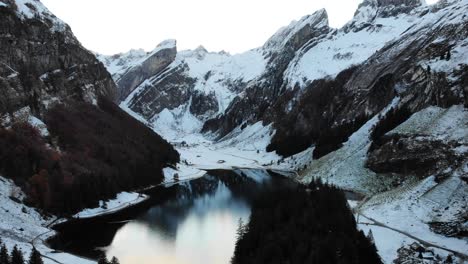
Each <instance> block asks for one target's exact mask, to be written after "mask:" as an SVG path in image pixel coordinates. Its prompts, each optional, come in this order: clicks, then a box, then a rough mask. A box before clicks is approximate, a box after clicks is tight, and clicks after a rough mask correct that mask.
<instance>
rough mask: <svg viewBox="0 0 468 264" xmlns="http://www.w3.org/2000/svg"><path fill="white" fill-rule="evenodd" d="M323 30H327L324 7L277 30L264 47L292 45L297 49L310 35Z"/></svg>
mask: <svg viewBox="0 0 468 264" xmlns="http://www.w3.org/2000/svg"><path fill="white" fill-rule="evenodd" d="M324 30H325V31H328V30H329V23H328V14H327V11H326V10H325V9H320V10H317V11H315V12H314V13H313V14H311V15H307V16H304V17H302V18H301V19H300V20H299V21H293V22H291V23H290V24H289V25H288V26H286V27H283V28H281V29H280V30H278V31H277V32H276V33H275V34H274V35H273V36H272V37H271V38H270V39H268V40H267V42H266V43H265V45H264V47H265V48H267V49H271V50H274V49H280V48H283V47H285V46H288V45H292V48H293V49H294V50H297V49H298V48H300V47H301V46H302V45H304V43H305V42H306V41H307V40H309V39H310V37H311V36H313V35H315V34H321V33H322V31H324Z"/></svg>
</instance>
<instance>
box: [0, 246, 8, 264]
mask: <svg viewBox="0 0 468 264" xmlns="http://www.w3.org/2000/svg"><path fill="white" fill-rule="evenodd" d="M0 264H10V256H9V255H8V250H7V248H6V246H5V244H1V249H0Z"/></svg>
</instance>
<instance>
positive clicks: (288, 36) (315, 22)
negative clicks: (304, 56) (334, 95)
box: [203, 10, 332, 137]
mask: <svg viewBox="0 0 468 264" xmlns="http://www.w3.org/2000/svg"><path fill="white" fill-rule="evenodd" d="M331 31H332V29H331V28H330V27H329V26H328V15H327V12H326V11H325V10H319V11H317V12H315V13H314V14H312V15H310V16H306V17H303V18H302V19H301V20H300V21H298V22H296V23H293V24H291V25H290V26H289V27H286V28H285V29H283V30H280V31H279V32H278V33H276V34H275V35H274V36H273V37H271V38H270V39H269V40H268V41H267V42H266V43H265V45H264V47H263V49H264V54H265V55H266V57H267V58H268V60H269V61H268V67H267V69H266V70H265V72H264V73H263V74H262V75H261V76H260V77H259V78H258V79H257V80H256V81H255V82H252V83H249V85H248V86H247V87H246V89H245V91H244V94H243V95H242V97H237V98H236V99H235V100H234V101H233V102H232V103H231V105H230V106H229V108H228V109H227V111H226V113H225V114H224V115H223V116H220V117H217V118H216V119H212V120H209V121H207V122H206V123H205V126H204V128H203V130H204V131H217V132H218V133H219V135H220V137H222V136H224V135H226V134H228V133H229V132H230V131H231V130H232V129H234V128H235V127H237V126H239V125H241V124H242V123H244V122H248V123H252V122H255V121H258V120H260V119H261V118H262V117H264V116H265V115H268V114H269V113H267V112H266V110H267V109H268V108H269V107H270V106H271V105H272V102H276V101H278V100H285V98H289V99H291V97H288V96H284V97H282V96H283V95H282V93H283V92H284V87H283V82H284V78H283V76H284V72H285V70H286V68H287V67H288V65H289V64H290V63H291V60H292V59H293V58H294V56H295V54H296V52H297V51H298V50H299V49H300V48H302V47H303V46H305V45H307V44H309V45H310V42H312V43H313V42H314V40H315V39H320V38H323V37H325V36H327V34H328V33H330V32H331ZM311 46H313V45H311Z"/></svg>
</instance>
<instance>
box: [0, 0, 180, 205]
mask: <svg viewBox="0 0 468 264" xmlns="http://www.w3.org/2000/svg"><path fill="white" fill-rule="evenodd" d="M0 46H1V47H2V49H0V93H1V96H0V142H1V144H2V148H1V151H0V173H1V174H2V175H3V176H5V177H9V178H11V179H14V181H15V183H16V184H18V185H20V186H21V187H22V188H23V190H24V191H25V193H26V194H27V195H28V202H29V204H31V205H34V206H36V207H40V208H42V209H45V210H47V211H49V212H53V213H57V214H66V213H72V212H76V211H78V210H80V209H83V208H84V207H89V206H93V205H95V204H97V203H98V201H99V200H100V199H106V198H111V197H113V196H115V195H116V193H118V192H121V191H124V190H130V189H134V188H139V187H145V186H147V185H150V184H157V183H160V182H161V181H162V179H163V178H164V177H163V168H165V167H167V166H169V165H171V164H175V163H176V162H177V161H178V160H179V154H178V153H177V152H176V151H175V150H174V149H173V148H172V146H171V145H170V144H168V143H167V142H166V141H165V140H164V139H162V138H161V137H160V136H159V135H157V134H156V133H154V132H153V131H152V130H150V129H148V128H147V127H146V126H144V125H142V124H141V123H140V122H138V121H137V120H135V119H133V118H132V117H131V116H129V115H128V114H127V113H125V112H124V111H123V110H122V109H120V108H119V107H118V106H117V105H115V104H114V103H113V102H115V101H116V100H117V99H118V97H117V96H118V90H117V87H116V85H115V83H114V81H113V79H112V78H111V75H110V74H109V73H108V72H107V70H106V68H105V67H104V65H103V64H102V63H101V62H100V61H99V60H97V58H96V57H95V55H94V54H93V53H91V52H90V51H88V50H87V49H85V48H84V47H83V46H82V45H81V44H80V43H79V41H78V40H77V39H76V38H75V36H74V35H73V33H72V31H71V29H70V28H69V26H68V25H66V24H65V23H64V22H62V21H61V20H59V19H58V18H57V17H55V16H54V15H53V14H52V13H50V12H49V11H48V10H47V8H46V7H44V5H43V4H42V3H41V2H40V1H38V0H2V1H0ZM158 58H160V57H158ZM163 66H164V65H163ZM163 66H161V67H163ZM137 68H138V67H137ZM150 68H151V69H150V70H149V71H150V72H149V73H147V74H150V73H154V72H155V71H157V65H153V66H152V67H150ZM134 71H139V68H138V69H135V70H134ZM130 72H132V71H130ZM145 72H146V71H139V73H145ZM124 81H125V82H127V83H132V82H137V81H138V80H132V79H131V76H130V77H129V79H126V80H124ZM34 127H35V128H38V129H39V131H36V130H35V129H34ZM121 128H125V129H121ZM138 142H140V143H138ZM116 153H119V155H115V154H116ZM135 153H138V154H135ZM111 156H112V157H111ZM145 159H149V160H145ZM124 161H125V162H124ZM126 162H127V163H126ZM129 164H131V165H129ZM148 164H150V165H148ZM119 165H122V166H124V167H120V168H118V169H114V168H117V167H118V166H119ZM135 175H139V176H138V177H135ZM144 175H146V176H144ZM93 185H94V186H95V187H98V186H100V187H98V188H99V189H100V190H99V191H96V189H94V190H92V189H93V188H94V187H93V188H90V186H93ZM85 186H88V187H85ZM77 194H80V195H77Z"/></svg>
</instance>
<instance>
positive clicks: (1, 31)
mask: <svg viewBox="0 0 468 264" xmlns="http://www.w3.org/2000/svg"><path fill="white" fill-rule="evenodd" d="M7 3H8V5H7V6H2V7H0V46H1V47H2V49H1V50H0V76H1V77H0V93H1V98H0V113H6V112H14V111H16V110H17V109H19V108H22V107H25V106H29V107H30V108H31V110H32V111H33V113H35V114H38V115H40V114H41V113H42V112H43V110H44V109H46V108H47V107H48V106H49V105H50V104H53V103H54V102H65V101H66V100H69V99H75V100H79V101H86V102H90V103H93V102H96V100H97V98H98V97H99V96H104V97H107V98H109V99H111V100H114V99H115V96H116V87H115V84H114V82H113V80H112V78H111V76H110V74H109V73H108V72H107V70H106V68H105V67H104V66H103V65H102V64H101V63H100V62H99V61H98V60H97V59H96V58H95V56H94V55H93V54H92V53H90V52H89V51H88V50H86V49H85V48H83V47H82V46H81V44H80V43H79V42H78V40H76V38H75V37H74V36H73V34H72V32H71V30H70V28H69V27H68V26H67V25H66V24H64V23H63V22H61V21H59V22H58V21H57V19H56V18H55V17H54V16H53V15H52V14H44V12H43V13H42V14H39V13H36V15H35V16H33V17H31V18H30V17H27V16H26V15H23V14H22V13H20V11H19V9H18V7H17V6H16V4H15V2H14V1H9V2H7ZM37 4H38V5H42V4H40V2H37ZM22 8H30V12H37V11H36V9H37V8H38V7H36V6H34V5H32V4H29V5H27V6H26V7H22Z"/></svg>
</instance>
